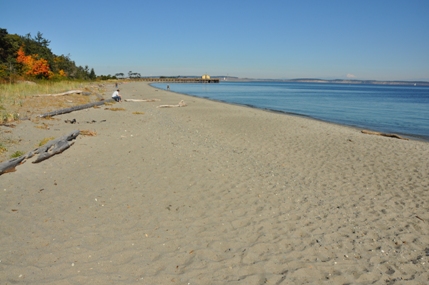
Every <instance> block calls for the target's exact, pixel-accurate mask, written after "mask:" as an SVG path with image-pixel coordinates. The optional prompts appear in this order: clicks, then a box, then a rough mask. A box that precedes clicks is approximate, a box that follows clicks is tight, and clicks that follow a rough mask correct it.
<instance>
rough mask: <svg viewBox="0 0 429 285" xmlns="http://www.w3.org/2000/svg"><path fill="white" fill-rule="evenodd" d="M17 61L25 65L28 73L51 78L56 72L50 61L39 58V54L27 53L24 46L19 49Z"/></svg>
mask: <svg viewBox="0 0 429 285" xmlns="http://www.w3.org/2000/svg"><path fill="white" fill-rule="evenodd" d="M16 60H17V62H19V63H21V64H23V65H24V71H25V74H26V75H29V76H36V77H45V78H51V77H52V76H53V75H54V74H53V72H52V71H51V69H50V68H49V64H48V61H47V60H46V59H44V58H40V59H38V55H37V54H35V55H26V54H25V52H24V49H23V48H22V47H20V48H19V50H18V56H17V58H16Z"/></svg>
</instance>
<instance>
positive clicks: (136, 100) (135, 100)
mask: <svg viewBox="0 0 429 285" xmlns="http://www.w3.org/2000/svg"><path fill="white" fill-rule="evenodd" d="M124 101H125V102H158V101H161V99H124Z"/></svg>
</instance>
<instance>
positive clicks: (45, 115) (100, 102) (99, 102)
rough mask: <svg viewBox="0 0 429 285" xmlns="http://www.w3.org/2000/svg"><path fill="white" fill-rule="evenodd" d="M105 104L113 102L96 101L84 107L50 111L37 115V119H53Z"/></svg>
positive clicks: (111, 100) (109, 100) (110, 100)
mask: <svg viewBox="0 0 429 285" xmlns="http://www.w3.org/2000/svg"><path fill="white" fill-rule="evenodd" d="M107 102H114V100H113V99H107V100H104V101H98V102H93V103H88V104H85V105H79V106H74V107H70V108H66V109H60V110H56V111H52V112H49V113H45V114H42V115H39V117H40V118H46V117H53V116H57V115H62V114H67V113H71V112H74V111H79V110H83V109H88V108H92V107H94V106H100V105H103V104H104V103H107Z"/></svg>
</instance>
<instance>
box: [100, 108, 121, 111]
mask: <svg viewBox="0 0 429 285" xmlns="http://www.w3.org/2000/svg"><path fill="white" fill-rule="evenodd" d="M104 110H110V111H125V109H124V108H104Z"/></svg>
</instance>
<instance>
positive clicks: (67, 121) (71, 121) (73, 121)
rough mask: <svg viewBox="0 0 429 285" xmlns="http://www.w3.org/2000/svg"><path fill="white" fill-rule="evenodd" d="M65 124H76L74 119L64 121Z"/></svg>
mask: <svg viewBox="0 0 429 285" xmlns="http://www.w3.org/2000/svg"><path fill="white" fill-rule="evenodd" d="M64 122H65V123H70V124H76V119H73V120H64Z"/></svg>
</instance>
